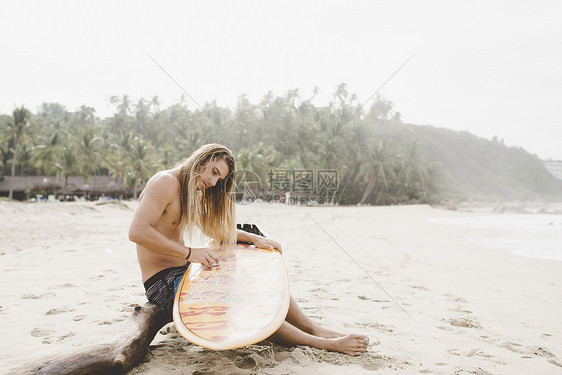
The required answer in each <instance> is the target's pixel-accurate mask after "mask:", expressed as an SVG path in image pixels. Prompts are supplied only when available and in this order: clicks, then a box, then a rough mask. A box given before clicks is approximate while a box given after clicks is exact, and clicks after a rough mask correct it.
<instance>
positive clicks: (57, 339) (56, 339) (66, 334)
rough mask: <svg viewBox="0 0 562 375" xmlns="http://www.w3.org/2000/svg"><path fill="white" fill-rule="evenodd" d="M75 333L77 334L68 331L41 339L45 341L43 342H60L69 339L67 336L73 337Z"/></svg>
mask: <svg viewBox="0 0 562 375" xmlns="http://www.w3.org/2000/svg"><path fill="white" fill-rule="evenodd" d="M74 335H75V333H74V332H67V333H65V334H63V335H61V336H58V337H48V338H46V339H45V340H43V341H41V343H43V344H52V343H55V342H59V341H62V340H64V339H67V338H69V337H72V336H74Z"/></svg>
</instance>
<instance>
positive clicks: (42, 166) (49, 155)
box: [32, 130, 61, 175]
mask: <svg viewBox="0 0 562 375" xmlns="http://www.w3.org/2000/svg"><path fill="white" fill-rule="evenodd" d="M40 142H41V141H40ZM60 147H61V136H60V134H59V132H58V131H57V130H55V131H54V132H53V133H52V134H50V135H49V137H48V139H46V140H45V141H44V142H42V143H41V144H38V145H36V146H35V147H34V148H33V157H32V163H33V165H34V166H35V168H37V170H38V172H39V174H40V175H43V174H45V173H46V174H51V173H54V172H55V171H56V170H57V167H56V165H55V164H56V162H57V152H58V150H59V148H60Z"/></svg>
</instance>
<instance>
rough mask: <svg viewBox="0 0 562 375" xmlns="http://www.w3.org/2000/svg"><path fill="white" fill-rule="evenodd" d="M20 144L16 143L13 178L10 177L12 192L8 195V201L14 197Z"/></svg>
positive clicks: (13, 158)
mask: <svg viewBox="0 0 562 375" xmlns="http://www.w3.org/2000/svg"><path fill="white" fill-rule="evenodd" d="M18 151H19V143H17V141H16V148H15V150H14V156H13V157H12V177H10V192H9V193H8V199H12V198H13V197H14V176H15V175H16V160H17V157H18Z"/></svg>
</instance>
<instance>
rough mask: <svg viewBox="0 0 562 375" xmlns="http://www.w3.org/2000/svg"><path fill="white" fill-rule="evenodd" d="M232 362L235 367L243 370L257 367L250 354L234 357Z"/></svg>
mask: <svg viewBox="0 0 562 375" xmlns="http://www.w3.org/2000/svg"><path fill="white" fill-rule="evenodd" d="M234 364H235V365H236V367H238V368H241V369H245V370H249V369H255V368H257V367H258V364H257V363H256V360H255V359H254V358H252V357H251V356H246V357H239V358H236V360H235V361H234Z"/></svg>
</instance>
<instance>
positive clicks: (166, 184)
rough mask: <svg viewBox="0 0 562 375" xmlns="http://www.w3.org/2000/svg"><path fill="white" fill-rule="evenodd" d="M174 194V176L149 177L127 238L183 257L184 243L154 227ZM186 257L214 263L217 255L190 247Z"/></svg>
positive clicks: (175, 189) (187, 249) (196, 260)
mask: <svg viewBox="0 0 562 375" xmlns="http://www.w3.org/2000/svg"><path fill="white" fill-rule="evenodd" d="M177 194H178V186H177V180H176V179H175V177H174V176H171V175H169V174H162V175H160V176H156V178H155V179H154V180H152V181H150V182H149V183H148V184H147V186H146V187H145V191H144V192H143V197H142V200H141V201H140V203H139V205H138V207H137V210H136V211H135V214H134V215H133V219H132V221H131V225H130V226H129V240H131V241H132V242H135V243H136V244H138V245H140V246H142V247H144V248H145V249H148V250H150V251H154V252H157V253H160V254H164V255H169V256H176V257H181V258H186V257H187V256H188V254H189V253H190V251H189V248H188V247H187V246H184V245H183V244H182V243H180V242H177V241H173V240H171V239H169V238H167V237H166V236H164V235H163V234H162V233H160V232H159V231H158V230H156V229H155V228H154V225H155V224H156V222H157V221H158V220H159V219H160V217H161V216H162V214H163V213H164V210H165V209H166V207H167V206H168V205H169V204H170V203H171V202H173V200H174V199H175V198H176V196H177ZM189 261H191V262H195V263H201V264H203V265H205V266H209V265H213V264H216V263H218V262H219V257H218V255H216V254H215V253H214V252H213V251H212V250H211V249H208V248H192V251H191V255H190V257H189Z"/></svg>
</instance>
